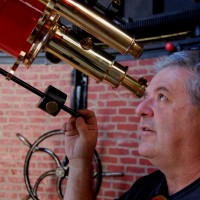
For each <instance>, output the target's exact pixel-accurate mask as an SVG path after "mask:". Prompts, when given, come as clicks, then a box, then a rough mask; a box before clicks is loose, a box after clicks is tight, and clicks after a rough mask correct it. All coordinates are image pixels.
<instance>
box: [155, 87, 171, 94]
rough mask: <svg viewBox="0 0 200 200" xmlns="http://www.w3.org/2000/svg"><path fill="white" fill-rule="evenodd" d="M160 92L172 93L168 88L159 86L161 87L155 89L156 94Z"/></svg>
mask: <svg viewBox="0 0 200 200" xmlns="http://www.w3.org/2000/svg"><path fill="white" fill-rule="evenodd" d="M159 91H165V92H168V93H170V90H169V89H168V88H167V87H165V86H159V87H157V88H156V89H155V92H159Z"/></svg>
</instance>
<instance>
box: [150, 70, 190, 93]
mask: <svg viewBox="0 0 200 200" xmlns="http://www.w3.org/2000/svg"><path fill="white" fill-rule="evenodd" d="M190 76H191V72H190V71H189V70H187V69H185V68H178V67H175V68H171V67H167V68H165V69H162V70H161V71H160V72H158V73H157V74H156V75H155V76H154V77H153V78H152V80H151V81H150V83H149V86H148V87H147V91H148V90H161V89H162V90H166V91H170V90H171V89H173V88H176V89H177V88H179V87H184V86H185V85H186V84H185V83H186V82H187V80H188V79H189V77H190Z"/></svg>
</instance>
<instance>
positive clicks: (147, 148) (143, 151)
mask: <svg viewBox="0 0 200 200" xmlns="http://www.w3.org/2000/svg"><path fill="white" fill-rule="evenodd" d="M138 153H139V154H140V155H141V156H143V157H146V158H151V157H152V145H150V144H148V143H147V142H141V144H140V145H139V147H138Z"/></svg>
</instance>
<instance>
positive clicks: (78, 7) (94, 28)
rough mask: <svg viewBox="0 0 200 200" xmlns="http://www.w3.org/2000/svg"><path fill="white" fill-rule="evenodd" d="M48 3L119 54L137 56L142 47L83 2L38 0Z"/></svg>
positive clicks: (61, 14)
mask: <svg viewBox="0 0 200 200" xmlns="http://www.w3.org/2000/svg"><path fill="white" fill-rule="evenodd" d="M38 1H40V2H41V3H43V4H45V5H47V4H49V5H50V7H51V9H52V10H54V11H55V12H56V13H58V14H59V15H60V16H62V17H64V18H65V19H67V20H68V21H70V22H72V23H73V24H75V25H77V26H78V27H80V28H82V29H83V30H85V31H86V32H88V33H90V34H91V35H93V36H95V37H96V38H98V39H99V40H101V41H102V42H104V43H105V44H107V45H109V46H110V47H112V48H114V49H115V50H117V51H118V52H120V53H121V54H126V53H129V54H131V55H133V56H134V57H135V58H138V57H139V56H140V55H141V54H142V52H143V48H142V46H140V45H139V44H137V43H136V42H135V39H134V38H132V37H130V36H129V35H127V34H125V33H124V31H122V30H120V28H119V27H117V26H116V25H115V24H114V23H113V22H112V21H108V19H105V17H104V16H103V15H101V14H100V13H98V12H96V11H94V10H92V9H91V8H89V7H87V6H86V5H85V4H82V3H80V2H77V1H74V0H38Z"/></svg>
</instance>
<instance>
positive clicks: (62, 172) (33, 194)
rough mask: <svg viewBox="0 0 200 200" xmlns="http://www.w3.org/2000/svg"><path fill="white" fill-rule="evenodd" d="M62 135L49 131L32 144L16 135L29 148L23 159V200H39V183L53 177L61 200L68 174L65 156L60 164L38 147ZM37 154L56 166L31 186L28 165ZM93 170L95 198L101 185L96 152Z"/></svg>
mask: <svg viewBox="0 0 200 200" xmlns="http://www.w3.org/2000/svg"><path fill="white" fill-rule="evenodd" d="M61 134H64V131H63V130H53V131H49V132H47V133H45V134H43V135H42V136H41V137H39V138H38V139H37V140H36V141H35V142H34V143H33V144H31V143H30V142H29V141H28V140H27V139H26V138H24V137H23V136H22V135H21V134H19V133H18V134H17V137H18V138H19V139H20V140H21V141H22V142H23V143H24V144H25V145H26V146H28V147H29V151H28V153H27V155H26V158H25V163H24V180H25V184H26V188H27V190H28V193H29V195H28V196H27V197H25V198H24V200H28V199H30V198H32V199H34V200H39V198H38V187H39V185H40V183H41V182H42V181H43V180H44V179H45V178H46V177H48V176H54V177H55V178H56V191H57V195H58V197H59V199H60V200H62V199H63V192H62V183H63V181H64V180H67V177H68V172H69V166H68V158H67V157H66V156H65V157H64V160H63V161H62V162H61V161H60V159H59V157H58V156H57V155H56V154H55V153H54V152H53V151H52V150H50V149H48V148H44V147H40V146H39V145H40V144H41V142H43V141H44V140H45V139H48V138H49V137H51V136H56V135H61ZM37 152H43V153H46V154H48V155H49V156H50V157H51V158H52V159H53V160H54V161H55V164H56V168H55V169H51V170H48V171H46V172H44V173H42V174H41V175H40V176H39V178H38V179H37V180H36V181H35V183H34V184H31V180H30V177H29V165H30V161H31V158H32V156H33V154H34V153H37ZM93 168H94V170H93V178H94V182H95V184H94V192H95V195H96V196H97V194H98V192H99V190H100V187H101V183H102V164H101V160H100V157H99V154H98V152H97V151H96V150H95V152H94V167H93Z"/></svg>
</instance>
